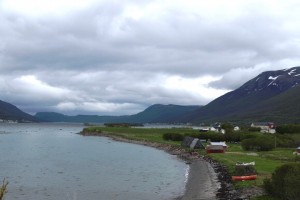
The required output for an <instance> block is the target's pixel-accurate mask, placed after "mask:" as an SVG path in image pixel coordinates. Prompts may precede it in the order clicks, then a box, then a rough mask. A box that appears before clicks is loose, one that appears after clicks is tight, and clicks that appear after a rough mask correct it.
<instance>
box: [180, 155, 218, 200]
mask: <svg viewBox="0 0 300 200" xmlns="http://www.w3.org/2000/svg"><path fill="white" fill-rule="evenodd" d="M219 185H220V184H219V182H218V178H217V176H216V173H215V172H214V169H213V168H212V167H211V166H210V164H209V163H207V162H206V161H205V160H202V159H197V160H194V161H192V163H191V164H190V172H189V177H188V182H187V184H186V190H185V193H184V195H183V196H182V197H179V198H177V199H176V200H196V199H197V200H200V199H201V200H202V199H203V200H216V199H217V197H216V193H217V190H218V188H219V187H220V186H219Z"/></svg>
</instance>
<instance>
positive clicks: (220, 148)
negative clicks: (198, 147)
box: [206, 142, 228, 153]
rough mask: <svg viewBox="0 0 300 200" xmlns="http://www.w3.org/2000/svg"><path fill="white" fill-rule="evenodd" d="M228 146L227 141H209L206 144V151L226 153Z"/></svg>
mask: <svg viewBox="0 0 300 200" xmlns="http://www.w3.org/2000/svg"><path fill="white" fill-rule="evenodd" d="M227 148H228V146H227V145H226V143H225V142H209V144H208V145H207V146H206V153H225V151H226V149H227Z"/></svg>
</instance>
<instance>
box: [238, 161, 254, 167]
mask: <svg viewBox="0 0 300 200" xmlns="http://www.w3.org/2000/svg"><path fill="white" fill-rule="evenodd" d="M235 165H236V166H249V165H253V166H254V165H255V162H254V161H253V162H248V163H243V162H237V163H236V164H235Z"/></svg>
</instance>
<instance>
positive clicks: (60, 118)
mask: <svg viewBox="0 0 300 200" xmlns="http://www.w3.org/2000/svg"><path fill="white" fill-rule="evenodd" d="M199 107H201V106H181V105H174V104H169V105H163V104H154V105H152V106H149V107H148V108H146V109H145V110H144V111H142V112H139V113H137V114H134V115H122V116H98V115H76V116H68V115H63V114H60V113H54V112H38V113H36V115H35V117H36V118H38V119H40V120H42V121H48V122H83V123H84V122H88V123H109V122H123V123H174V122H176V121H177V118H178V116H180V115H184V114H186V113H188V112H191V111H194V110H196V109H198V108H199Z"/></svg>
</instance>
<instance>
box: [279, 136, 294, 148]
mask: <svg viewBox="0 0 300 200" xmlns="http://www.w3.org/2000/svg"><path fill="white" fill-rule="evenodd" d="M275 137H276V146H277V147H290V148H294V147H296V146H297V145H296V142H295V141H294V139H293V138H291V137H289V136H286V135H278V134H276V135H275Z"/></svg>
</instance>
